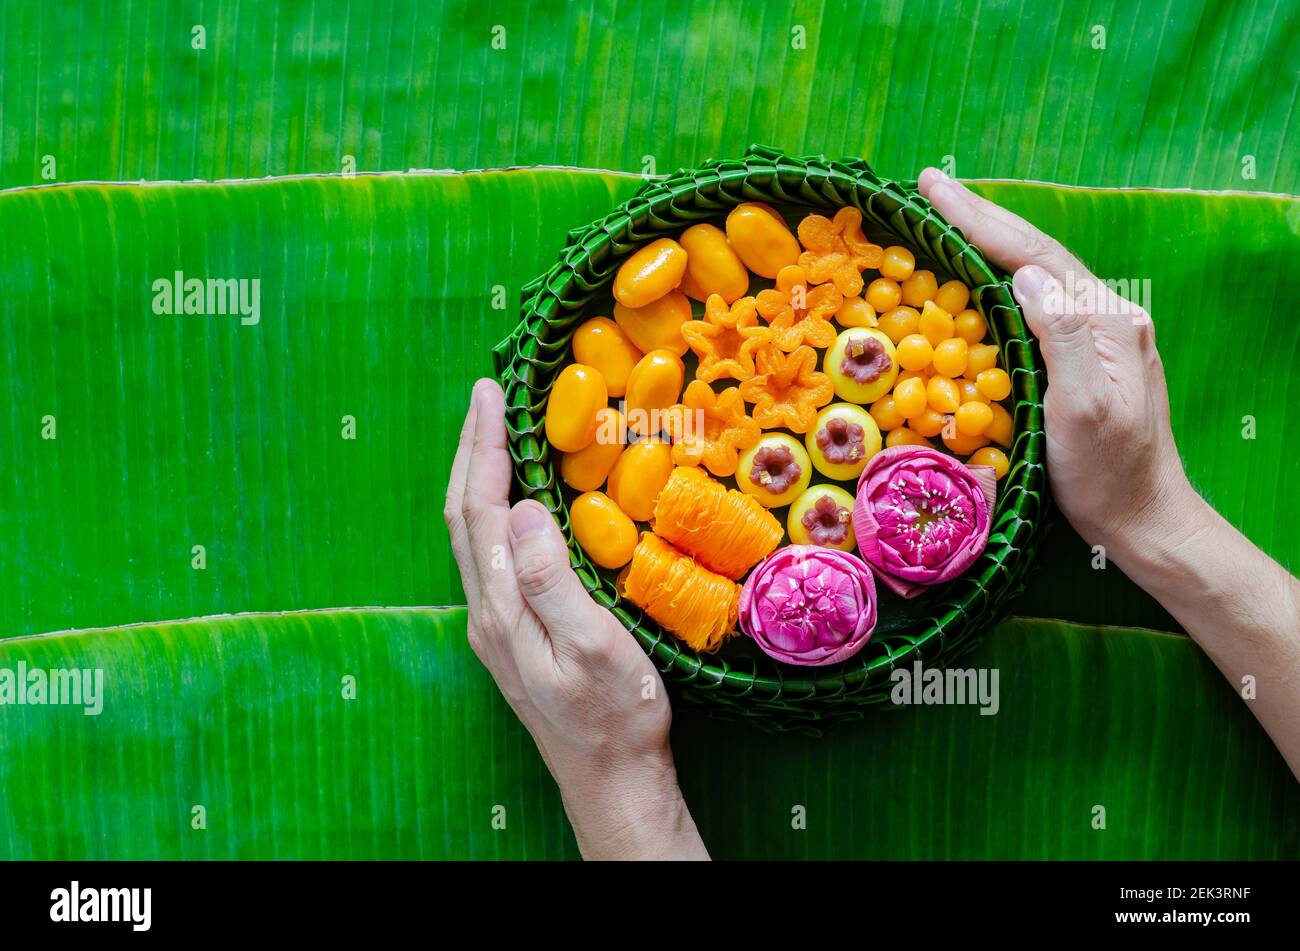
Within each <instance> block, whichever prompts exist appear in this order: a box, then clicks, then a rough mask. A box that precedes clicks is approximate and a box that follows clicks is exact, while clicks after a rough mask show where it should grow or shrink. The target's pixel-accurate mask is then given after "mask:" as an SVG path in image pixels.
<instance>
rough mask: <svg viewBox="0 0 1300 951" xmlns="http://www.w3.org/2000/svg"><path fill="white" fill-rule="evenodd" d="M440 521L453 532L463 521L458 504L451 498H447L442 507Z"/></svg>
mask: <svg viewBox="0 0 1300 951" xmlns="http://www.w3.org/2000/svg"><path fill="white" fill-rule="evenodd" d="M442 521H443V523H444V524H445V525H446V526H447V528H448V529H449V530H450V531H453V532H454V531H456V530H457V529H458V528H459V527H460V526H461V524H462V523H463V522H464V519H463V517H462V516H461V508H460V506H459V505H456V504H455V503H454V502H453V501H452V500H451V499H448V500H447V502H446V503H445V504H444V505H443V507H442Z"/></svg>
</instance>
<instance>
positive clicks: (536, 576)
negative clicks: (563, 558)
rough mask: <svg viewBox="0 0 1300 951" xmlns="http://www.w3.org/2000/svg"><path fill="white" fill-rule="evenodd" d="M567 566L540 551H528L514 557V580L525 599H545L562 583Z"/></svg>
mask: <svg viewBox="0 0 1300 951" xmlns="http://www.w3.org/2000/svg"><path fill="white" fill-rule="evenodd" d="M567 570H568V565H567V564H560V563H559V562H558V561H557V560H556V559H555V558H553V557H551V556H549V555H548V554H547V553H546V552H542V551H529V552H525V553H523V554H522V555H516V559H515V580H516V581H517V582H518V584H519V590H520V591H522V592H523V593H524V595H525V596H526V597H545V596H546V595H548V594H550V593H551V592H552V591H554V590H556V589H557V588H558V587H559V586H560V584H561V583H562V582H563V581H564V573H565V572H566V571H567Z"/></svg>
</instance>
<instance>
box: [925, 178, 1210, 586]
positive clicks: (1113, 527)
mask: <svg viewBox="0 0 1300 951" xmlns="http://www.w3.org/2000/svg"><path fill="white" fill-rule="evenodd" d="M918 186H919V189H920V191H921V194H922V195H924V196H925V197H926V198H928V199H929V200H930V202H931V204H933V205H934V207H935V208H936V209H938V211H939V212H940V213H941V214H942V215H943V216H944V217H945V218H947V219H948V221H949V222H951V223H952V224H953V225H955V226H956V227H958V228H960V229H961V230H962V232H963V233H965V235H966V237H968V238H969V239H970V240H971V241H973V242H974V243H975V244H977V245H978V246H979V247H980V249H981V250H982V251H983V252H984V253H985V254H986V255H987V256H988V257H989V258H990V259H991V260H992V261H994V262H995V263H996V264H998V265H1000V266H1002V267H1003V268H1005V269H1006V270H1008V271H1012V272H1014V280H1013V288H1014V291H1015V296H1016V299H1017V300H1018V301H1019V302H1020V306H1021V307H1022V308H1023V309H1024V312H1025V318H1026V320H1027V321H1028V323H1029V329H1030V330H1032V331H1033V333H1034V335H1035V336H1036V337H1037V338H1038V342H1039V345H1040V347H1041V349H1042V353H1043V361H1044V363H1045V364H1046V365H1047V377H1048V386H1047V393H1046V396H1045V398H1044V416H1045V420H1046V430H1047V461H1048V473H1049V476H1050V479H1051V485H1052V492H1053V495H1054V497H1055V499H1056V503H1057V505H1058V506H1059V507H1060V509H1061V511H1062V512H1064V513H1065V516H1066V518H1068V519H1069V521H1070V524H1071V525H1073V526H1074V528H1075V530H1076V531H1077V532H1078V533H1079V534H1080V535H1081V536H1083V538H1084V539H1086V540H1087V541H1088V542H1089V543H1090V544H1093V545H1102V546H1104V547H1106V548H1107V549H1113V550H1114V551H1115V552H1116V555H1117V558H1118V559H1119V560H1120V561H1121V565H1122V566H1123V562H1125V561H1128V562H1130V563H1131V562H1132V561H1133V559H1134V558H1136V557H1137V556H1138V555H1139V553H1141V552H1143V551H1145V550H1146V548H1148V547H1149V545H1148V543H1149V541H1150V540H1151V539H1153V538H1159V539H1163V540H1166V541H1169V540H1171V539H1175V538H1177V537H1178V535H1179V533H1180V532H1182V531H1186V530H1190V529H1191V528H1193V527H1194V525H1195V522H1193V521H1192V520H1190V519H1189V516H1190V515H1191V514H1193V513H1195V512H1198V511H1203V514H1205V516H1206V519H1207V520H1208V518H1209V517H1210V513H1209V511H1208V507H1207V506H1205V504H1204V503H1203V502H1202V500H1201V498H1200V497H1199V496H1198V495H1197V494H1196V493H1195V491H1194V490H1193V489H1192V487H1191V484H1190V483H1189V482H1188V480H1187V476H1186V474H1185V473H1184V471H1183V464H1182V461H1181V459H1179V456H1178V449H1177V447H1176V446H1175V445H1174V437H1173V432H1172V431H1171V430H1170V426H1169V395H1168V391H1167V390H1166V387H1165V373H1164V367H1163V366H1162V365H1161V362H1160V355H1159V353H1158V352H1157V351H1156V344H1155V330H1154V325H1153V324H1152V322H1151V317H1150V315H1148V314H1147V313H1146V311H1144V310H1143V309H1142V308H1140V307H1138V306H1137V305H1135V304H1132V303H1130V302H1129V301H1126V300H1124V299H1123V298H1121V297H1120V296H1119V295H1117V294H1116V293H1115V292H1114V291H1112V290H1111V289H1110V288H1109V287H1107V286H1106V285H1105V284H1104V283H1102V282H1101V281H1100V280H1098V279H1097V278H1096V277H1094V276H1093V274H1092V273H1091V272H1090V271H1089V270H1088V269H1087V268H1086V267H1084V266H1083V264H1081V263H1080V262H1079V260H1078V259H1077V258H1076V257H1075V256H1074V255H1073V254H1071V253H1070V252H1069V251H1067V250H1066V249H1065V248H1064V247H1063V246H1062V245H1061V244H1060V243H1059V242H1057V241H1055V240H1053V239H1052V238H1049V237H1048V236H1046V235H1045V234H1043V233H1042V232H1041V231H1039V230H1038V229H1037V228H1035V227H1034V226H1033V225H1031V224H1029V223H1028V222H1026V221H1025V220H1024V219H1023V218H1020V217H1019V216H1018V215H1015V214H1012V213H1011V212H1009V211H1007V210H1006V209H1004V208H1000V207H999V206H997V205H995V204H993V203H992V202H990V201H988V200H987V199H984V198H981V197H979V196H977V195H975V194H974V193H973V192H971V191H970V190H968V189H967V188H966V187H965V186H963V185H961V184H960V183H959V182H956V181H954V180H953V179H951V178H948V177H947V176H946V175H944V174H943V173H942V172H940V171H939V170H938V169H935V168H927V169H926V170H925V171H924V172H922V173H921V177H920V180H919V182H918Z"/></svg>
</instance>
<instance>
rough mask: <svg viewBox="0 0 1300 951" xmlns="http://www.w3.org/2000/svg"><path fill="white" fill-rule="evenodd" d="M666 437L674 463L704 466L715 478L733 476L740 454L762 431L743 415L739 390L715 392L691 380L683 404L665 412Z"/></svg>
mask: <svg viewBox="0 0 1300 951" xmlns="http://www.w3.org/2000/svg"><path fill="white" fill-rule="evenodd" d="M667 428H668V435H669V437H670V438H671V439H672V441H673V462H674V463H676V464H677V465H679V466H698V465H699V464H700V463H701V462H703V463H704V468H706V469H708V470H709V471H710V472H712V473H713V474H714V475H715V476H719V477H723V476H729V475H735V474H736V466H737V465H738V464H739V461H740V453H741V450H743V449H748V448H750V447H751V446H753V445H754V444H755V443H757V442H758V440H759V438H760V437H761V436H762V434H763V433H762V430H761V429H760V428H759V425H758V423H756V422H755V421H754V420H752V419H750V418H749V417H748V416H746V415H745V401H744V400H743V399H741V396H740V388H739V387H736V386H732V387H729V388H727V389H725V390H723V391H722V392H721V393H714V392H713V389H712V387H710V386H709V384H707V383H705V382H704V381H703V380H692V381H691V383H690V385H689V386H687V387H686V392H685V394H683V396H682V401H681V402H680V403H678V404H677V405H675V406H673V407H672V408H671V409H669V410H668V425H667Z"/></svg>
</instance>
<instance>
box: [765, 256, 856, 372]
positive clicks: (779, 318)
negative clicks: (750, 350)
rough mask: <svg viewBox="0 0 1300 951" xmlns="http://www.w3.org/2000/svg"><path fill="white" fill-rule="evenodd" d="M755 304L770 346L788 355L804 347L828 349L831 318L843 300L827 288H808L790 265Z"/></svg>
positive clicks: (803, 276) (831, 339)
mask: <svg viewBox="0 0 1300 951" xmlns="http://www.w3.org/2000/svg"><path fill="white" fill-rule="evenodd" d="M755 303H756V305H757V307H758V312H759V313H760V314H762V315H763V317H764V318H765V319H766V320H767V322H768V325H769V327H770V328H771V330H772V342H773V343H775V344H776V345H777V346H778V347H780V348H781V349H782V350H784V351H786V352H787V353H789V352H790V351H792V350H794V349H796V348H797V347H801V346H803V345H804V344H807V345H809V346H812V347H829V346H830V345H831V344H833V343H834V342H835V328H834V327H832V326H831V323H830V318H831V316H832V315H833V314H834V313H835V312H836V311H837V310H839V309H840V305H841V304H842V303H844V297H843V295H841V294H840V292H839V291H838V290H836V289H835V288H834V287H832V286H831V285H830V284H823V285H821V286H820V287H809V286H808V276H807V274H806V273H805V271H804V269H803V268H801V267H800V266H799V265H797V264H790V265H788V266H786V267H783V268H781V270H780V271H778V272H777V275H776V287H774V288H772V289H771V290H766V291H759V292H758V297H757V298H755Z"/></svg>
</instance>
